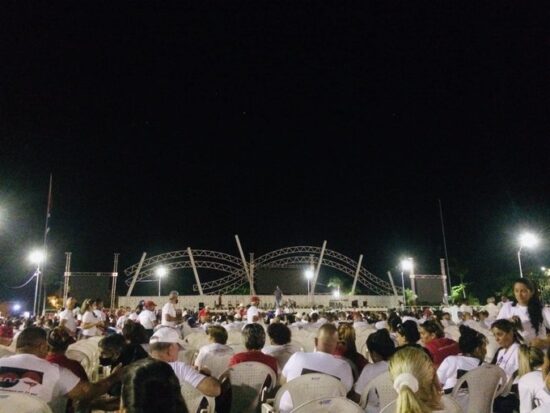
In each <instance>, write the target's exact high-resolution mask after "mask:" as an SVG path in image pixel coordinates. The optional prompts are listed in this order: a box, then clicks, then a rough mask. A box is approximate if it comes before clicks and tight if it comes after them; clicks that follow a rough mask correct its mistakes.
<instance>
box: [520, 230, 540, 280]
mask: <svg viewBox="0 0 550 413" xmlns="http://www.w3.org/2000/svg"><path fill="white" fill-rule="evenodd" d="M538 243H539V239H538V238H537V237H536V235H535V234H533V233H531V232H524V233H523V234H521V235H520V236H519V250H518V264H519V275H520V277H521V278H523V269H522V268H521V250H522V249H523V248H524V247H525V248H534V247H536V246H537V244H538Z"/></svg>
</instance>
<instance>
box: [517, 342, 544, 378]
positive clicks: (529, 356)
mask: <svg viewBox="0 0 550 413" xmlns="http://www.w3.org/2000/svg"><path fill="white" fill-rule="evenodd" d="M518 358H519V368H518V378H519V377H521V376H523V375H524V374H527V373H529V372H530V371H533V370H535V369H536V368H537V367H540V366H542V365H543V363H544V352H543V351H542V350H541V349H540V348H537V347H529V346H527V345H525V344H522V345H520V346H519V357H518Z"/></svg>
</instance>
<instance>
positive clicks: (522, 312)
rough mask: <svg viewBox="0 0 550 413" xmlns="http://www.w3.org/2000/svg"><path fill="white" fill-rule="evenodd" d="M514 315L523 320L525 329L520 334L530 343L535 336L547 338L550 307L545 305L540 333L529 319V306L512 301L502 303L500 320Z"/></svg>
mask: <svg viewBox="0 0 550 413" xmlns="http://www.w3.org/2000/svg"><path fill="white" fill-rule="evenodd" d="M513 316H517V317H519V319H520V320H521V324H522V326H523V331H520V334H521V335H522V337H523V338H524V340H525V341H526V342H527V343H529V342H530V341H531V340H533V339H534V338H535V337H539V338H546V329H547V328H550V308H548V307H545V308H543V309H542V319H543V322H542V324H541V326H540V327H539V333H538V335H537V334H536V332H535V329H534V328H533V326H532V325H531V321H530V319H529V313H528V312H527V307H525V306H522V305H519V304H516V305H515V306H514V305H512V302H510V301H509V302H506V303H504V304H503V305H502V308H501V309H500V311H499V313H498V316H497V319H498V320H500V319H502V318H504V319H510V318H512V317H513Z"/></svg>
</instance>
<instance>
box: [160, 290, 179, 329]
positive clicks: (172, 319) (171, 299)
mask: <svg viewBox="0 0 550 413" xmlns="http://www.w3.org/2000/svg"><path fill="white" fill-rule="evenodd" d="M178 297H179V293H178V292H177V291H170V294H169V295H168V302H167V303H166V304H164V306H163V307H162V318H161V324H162V325H163V326H165V327H175V326H176V324H177V323H181V321H182V320H181V314H180V317H178V311H177V309H176V304H177V303H178Z"/></svg>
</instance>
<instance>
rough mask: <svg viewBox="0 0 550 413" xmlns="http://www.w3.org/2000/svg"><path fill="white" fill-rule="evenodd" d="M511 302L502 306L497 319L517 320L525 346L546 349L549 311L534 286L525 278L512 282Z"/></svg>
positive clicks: (549, 342) (549, 325)
mask: <svg viewBox="0 0 550 413" xmlns="http://www.w3.org/2000/svg"><path fill="white" fill-rule="evenodd" d="M514 298H515V300H514V301H513V302H510V301H509V302H506V303H504V304H503V306H502V308H501V310H500V312H499V313H498V316H497V319H498V320H500V319H508V320H511V321H516V320H518V321H519V322H520V323H521V326H522V329H523V331H520V334H521V336H522V337H523V339H524V341H525V342H526V343H527V344H530V345H533V346H535V347H541V348H543V347H548V345H549V344H550V340H549V339H548V338H547V336H546V332H547V330H549V331H550V309H549V308H544V306H543V305H542V302H541V301H540V298H539V292H538V289H537V287H536V285H535V284H534V283H533V282H532V281H530V280H528V279H527V278H519V279H517V280H516V281H515V282H514Z"/></svg>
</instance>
